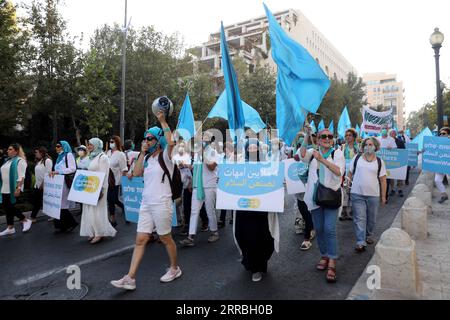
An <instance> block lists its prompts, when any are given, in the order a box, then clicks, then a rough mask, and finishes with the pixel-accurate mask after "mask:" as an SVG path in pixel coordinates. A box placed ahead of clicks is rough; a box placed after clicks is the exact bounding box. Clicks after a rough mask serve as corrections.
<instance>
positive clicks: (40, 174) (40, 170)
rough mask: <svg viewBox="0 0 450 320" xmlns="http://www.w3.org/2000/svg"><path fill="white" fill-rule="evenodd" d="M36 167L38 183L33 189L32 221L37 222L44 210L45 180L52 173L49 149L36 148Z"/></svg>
mask: <svg viewBox="0 0 450 320" xmlns="http://www.w3.org/2000/svg"><path fill="white" fill-rule="evenodd" d="M34 156H35V158H36V166H35V167H34V177H35V180H36V183H35V184H34V188H33V211H32V212H31V221H33V223H35V222H36V217H37V215H38V213H39V210H41V208H42V199H43V197H44V179H45V176H47V175H49V174H50V172H52V167H53V161H52V158H50V156H49V155H48V151H47V148H45V147H39V148H34Z"/></svg>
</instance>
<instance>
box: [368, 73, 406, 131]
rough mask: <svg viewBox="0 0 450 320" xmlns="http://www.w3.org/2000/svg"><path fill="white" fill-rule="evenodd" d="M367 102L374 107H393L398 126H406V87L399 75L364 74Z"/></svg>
mask: <svg viewBox="0 0 450 320" xmlns="http://www.w3.org/2000/svg"><path fill="white" fill-rule="evenodd" d="M363 81H364V83H365V84H366V99H367V104H368V105H369V106H371V107H372V108H374V109H377V108H378V109H381V108H382V109H388V108H392V109H393V113H394V120H395V122H396V124H397V128H399V129H404V127H405V109H406V108H405V97H404V93H405V89H404V88H403V82H401V81H397V75H395V74H387V73H368V74H363Z"/></svg>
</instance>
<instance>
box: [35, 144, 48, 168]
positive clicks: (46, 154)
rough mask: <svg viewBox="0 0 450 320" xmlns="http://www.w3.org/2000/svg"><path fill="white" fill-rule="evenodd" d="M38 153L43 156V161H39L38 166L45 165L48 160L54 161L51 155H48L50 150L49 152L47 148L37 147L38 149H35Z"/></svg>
mask: <svg viewBox="0 0 450 320" xmlns="http://www.w3.org/2000/svg"><path fill="white" fill-rule="evenodd" d="M36 150H37V151H38V152H39V153H40V154H41V156H42V159H41V160H39V161H36V164H38V163H44V164H45V160H47V159H50V160H51V159H52V158H51V157H50V155H49V154H48V150H47V148H46V147H42V146H41V147H36V148H34V151H36Z"/></svg>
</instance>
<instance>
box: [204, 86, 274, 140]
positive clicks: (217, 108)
mask: <svg viewBox="0 0 450 320" xmlns="http://www.w3.org/2000/svg"><path fill="white" fill-rule="evenodd" d="M227 105H228V103H227V94H226V92H225V90H224V91H223V92H222V94H221V95H220V97H219V99H217V102H216V104H215V105H214V107H212V109H211V111H210V112H209V114H208V118H222V119H225V120H228V113H227ZM242 109H243V110H244V120H245V126H246V127H248V128H250V129H252V130H253V131H255V132H256V133H258V132H259V131H261V130H262V129H264V128H265V127H266V125H265V124H264V122H263V121H262V120H261V117H260V116H259V113H258V111H256V110H255V109H253V108H252V107H251V106H249V105H248V104H247V103H245V101H242Z"/></svg>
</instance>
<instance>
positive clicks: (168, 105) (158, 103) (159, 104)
mask: <svg viewBox="0 0 450 320" xmlns="http://www.w3.org/2000/svg"><path fill="white" fill-rule="evenodd" d="M159 111H163V112H164V115H165V117H166V119H167V118H168V117H170V116H171V115H172V113H173V103H172V101H170V99H169V98H167V97H166V96H163V97H159V98H157V99H155V101H153V104H152V112H153V114H154V115H155V117H156V116H157V114H158V112H159Z"/></svg>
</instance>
